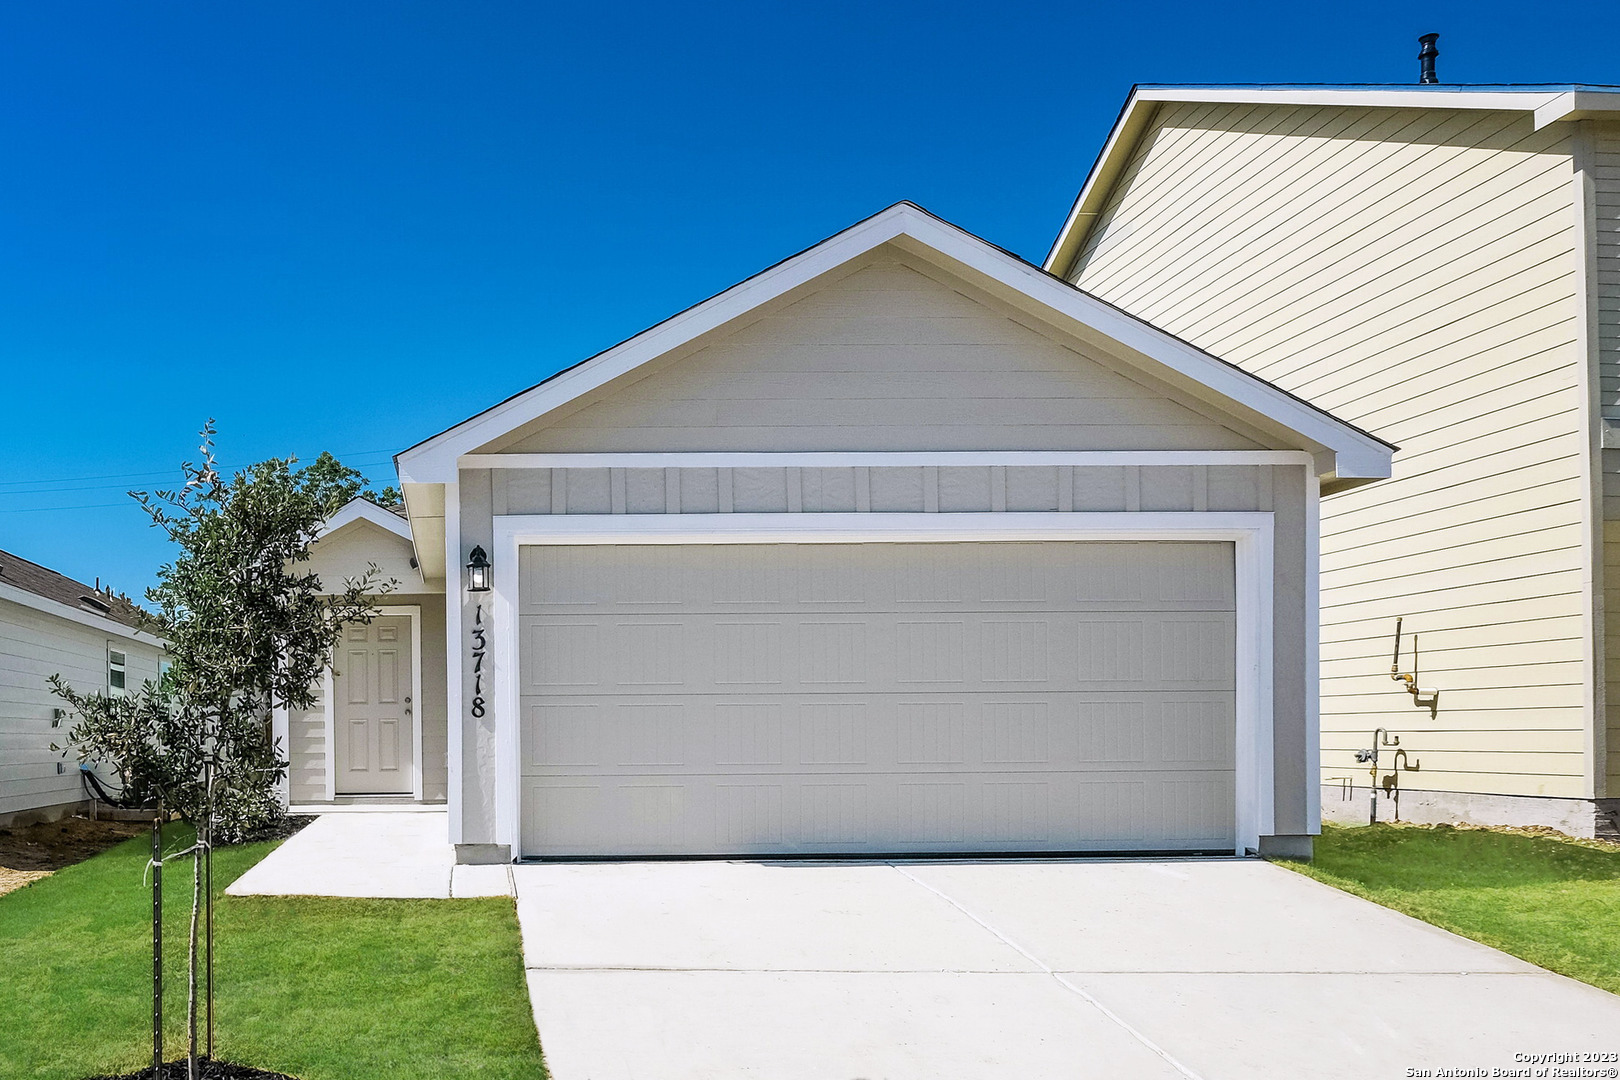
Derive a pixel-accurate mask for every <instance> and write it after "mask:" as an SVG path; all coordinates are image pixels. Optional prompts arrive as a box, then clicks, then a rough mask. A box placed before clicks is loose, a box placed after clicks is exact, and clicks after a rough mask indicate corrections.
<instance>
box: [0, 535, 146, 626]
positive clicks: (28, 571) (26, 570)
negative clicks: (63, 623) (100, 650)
mask: <svg viewBox="0 0 1620 1080" xmlns="http://www.w3.org/2000/svg"><path fill="white" fill-rule="evenodd" d="M18 594H21V595H18ZM0 597H3V598H5V599H9V600H14V601H17V602H20V603H23V604H26V605H27V606H29V607H32V608H35V609H36V610H39V611H45V612H48V613H50V614H53V615H58V616H61V617H64V618H69V619H71V620H72V621H73V622H78V623H83V624H86V625H89V626H103V627H104V628H105V629H107V630H109V631H111V632H113V633H119V634H120V636H131V635H130V634H129V633H128V631H136V632H138V633H140V634H141V635H142V636H144V637H145V638H146V639H147V640H152V641H155V640H157V635H156V633H155V631H156V627H155V625H154V624H153V623H152V622H151V619H150V616H149V615H148V614H147V613H146V612H145V611H143V610H142V609H141V608H140V607H139V606H138V605H137V604H135V603H134V602H133V601H131V600H130V599H129V598H128V597H124V596H118V595H116V594H113V593H111V592H103V591H101V590H99V589H97V588H96V587H95V586H93V585H86V584H85V583H84V582H82V581H76V580H74V579H73V578H70V577H68V576H67V575H66V574H59V573H57V572H56V571H55V570H52V569H50V568H49V567H45V566H41V565H40V564H39V563H37V562H33V561H31V560H29V559H25V558H23V557H22V556H21V555H14V554H12V553H11V552H9V551H0ZM31 601H32V602H31ZM38 601H46V602H47V603H43V604H42V603H39V602H38ZM107 624H111V625H107Z"/></svg>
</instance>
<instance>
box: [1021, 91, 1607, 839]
mask: <svg viewBox="0 0 1620 1080" xmlns="http://www.w3.org/2000/svg"><path fill="white" fill-rule="evenodd" d="M1046 268H1047V269H1048V270H1049V271H1051V272H1052V273H1054V274H1056V275H1058V276H1059V277H1061V278H1063V279H1065V280H1067V281H1071V282H1073V283H1074V284H1076V285H1078V286H1079V287H1080V288H1082V289H1084V290H1086V291H1087V292H1089V293H1091V294H1093V295H1095V296H1097V297H1100V298H1101V299H1103V300H1105V301H1108V302H1109V303H1111V304H1115V305H1117V306H1119V307H1120V308H1121V309H1123V310H1125V311H1129V312H1131V313H1132V314H1134V315H1137V316H1139V317H1141V318H1143V319H1145V320H1147V321H1149V322H1151V323H1153V324H1154V325H1156V326H1158V327H1161V328H1162V329H1163V330H1165V331H1166V332H1168V333H1171V334H1174V335H1176V336H1178V337H1180V338H1182V339H1184V340H1186V341H1188V342H1190V343H1192V344H1193V345H1196V346H1198V347H1200V348H1203V349H1208V350H1209V351H1211V352H1213V353H1215V354H1216V355H1219V356H1221V357H1222V358H1224V359H1226V360H1228V361H1231V362H1232V363H1235V364H1238V365H1239V366H1241V367H1242V368H1243V369H1244V370H1245V371H1249V372H1252V373H1254V374H1255V375H1258V376H1260V377H1262V378H1264V379H1267V380H1268V381H1270V382H1272V383H1275V384H1276V385H1277V386H1279V387H1281V388H1283V389H1285V390H1287V391H1290V392H1292V393H1294V394H1297V395H1299V396H1300V397H1302V398H1304V399H1306V400H1308V401H1310V402H1312V403H1314V404H1316V405H1319V406H1321V407H1322V408H1324V409H1328V410H1330V411H1332V412H1333V413H1334V415H1337V416H1341V417H1344V418H1345V419H1347V420H1349V421H1351V422H1353V423H1355V424H1357V425H1359V426H1361V427H1363V428H1365V429H1367V430H1369V431H1373V432H1376V433H1377V434H1378V435H1380V436H1382V437H1384V438H1387V439H1389V440H1391V441H1392V442H1395V443H1397V444H1399V445H1400V447H1401V450H1400V453H1399V454H1398V455H1397V457H1396V459H1395V476H1394V479H1393V480H1390V481H1388V482H1385V483H1380V484H1375V485H1372V486H1370V487H1367V488H1365V489H1357V490H1347V491H1342V492H1337V493H1333V494H1331V495H1330V496H1329V497H1327V498H1326V499H1324V501H1323V503H1322V556H1321V557H1322V584H1321V589H1322V726H1323V735H1322V762H1321V768H1322V780H1323V783H1324V785H1325V787H1326V790H1325V791H1324V795H1323V798H1324V800H1325V806H1326V809H1327V811H1328V812H1329V813H1330V814H1339V815H1344V816H1348V817H1360V818H1363V819H1365V816H1366V814H1367V812H1368V809H1367V802H1368V788H1367V785H1368V783H1369V779H1370V778H1369V775H1368V767H1367V765H1365V764H1361V763H1358V762H1357V761H1356V759H1355V753H1354V752H1355V751H1356V750H1358V749H1363V748H1368V747H1370V746H1371V745H1372V741H1373V737H1374V735H1373V733H1374V730H1375V729H1376V728H1380V727H1382V728H1386V729H1388V730H1389V732H1391V733H1392V734H1393V735H1394V736H1395V737H1398V738H1399V740H1400V749H1402V750H1405V751H1407V755H1406V757H1405V759H1404V761H1405V762H1406V763H1410V764H1411V765H1412V766H1413V767H1414V768H1415V770H1416V771H1411V772H1405V771H1403V772H1401V774H1400V776H1399V786H1400V788H1401V789H1402V791H1403V794H1402V801H1401V812H1402V815H1403V816H1404V817H1408V818H1416V819H1420V820H1421V819H1428V820H1447V819H1455V818H1462V819H1465V820H1471V821H1476V822H1486V823H1501V822H1509V823H1521V824H1532V823H1540V824H1548V825H1554V826H1557V827H1558V828H1561V829H1566V830H1568V831H1571V832H1574V833H1578V834H1583V835H1592V834H1593V833H1594V832H1595V831H1605V830H1613V829H1614V828H1615V821H1614V815H1615V813H1616V811H1617V810H1620V799H1617V798H1616V797H1617V796H1620V622H1617V620H1620V475H1617V474H1620V449H1610V447H1620V438H1617V434H1620V429H1617V428H1616V427H1615V425H1616V424H1620V89H1616V88H1592V87H1582V86H1544V87H1542V86H1538V87H1527V86H1517V87H1446V86H1436V87H1417V86H1412V87H1395V88H1392V87H1342V88H1324V87H1286V86H1282V87H1276V86H1273V87H1259V86H1252V87H1194V86H1180V87H1178V86H1153V87H1138V88H1137V89H1135V90H1134V91H1133V92H1132V94H1131V96H1130V98H1129V100H1128V101H1127V103H1126V105H1125V109H1124V111H1123V112H1122V113H1121V115H1120V118H1119V121H1118V123H1117V125H1116V126H1115V129H1114V131H1113V133H1112V135H1111V136H1110V137H1109V140H1108V143H1107V145H1106V146H1105V148H1104V149H1103V151H1102V154H1101V156H1100V157H1099V158H1098V160H1097V163H1096V165H1095V166H1094V167H1093V169H1092V171H1091V175H1090V176H1089V177H1088V179H1087V180H1086V182H1085V186H1084V189H1083V190H1082V191H1081V193H1080V196H1079V198H1078V200H1077V201H1076V203H1075V206H1074V209H1073V211H1072V213H1071V214H1070V216H1069V218H1068V221H1067V222H1066V223H1065V225H1064V227H1063V230H1062V233H1061V235H1060V236H1059V237H1058V239H1057V242H1056V243H1055V245H1054V246H1053V248H1052V252H1051V254H1050V256H1049V257H1048V259H1047V261H1046ZM1403 616H1404V619H1405V622H1404V630H1405V633H1406V642H1405V644H1404V646H1403V655H1402V658H1401V661H1400V665H1401V671H1402V672H1411V671H1412V670H1413V665H1414V664H1416V666H1417V670H1418V682H1419V684H1420V687H1421V688H1422V689H1424V690H1431V689H1432V690H1438V692H1439V696H1438V700H1437V701H1434V702H1433V703H1432V705H1431V703H1430V698H1429V697H1428V696H1427V695H1425V696H1424V697H1423V699H1422V700H1421V701H1420V702H1416V703H1415V702H1414V700H1413V698H1412V696H1410V695H1409V694H1407V693H1406V692H1405V690H1404V688H1403V685H1402V684H1401V683H1398V682H1396V681H1394V680H1392V679H1391V677H1390V667H1391V659H1392V649H1393V645H1394V631H1395V625H1396V619H1397V618H1398V617H1403ZM1413 635H1416V638H1417V641H1416V644H1417V647H1418V655H1417V656H1416V657H1415V658H1414V656H1413V652H1412V648H1411V646H1412V644H1413ZM1606 642H1607V644H1606ZM1380 764H1381V766H1382V768H1381V769H1380V770H1379V771H1380V781H1382V779H1383V777H1384V776H1387V775H1390V774H1391V772H1392V770H1391V765H1392V764H1393V748H1391V747H1388V746H1385V747H1383V749H1382V756H1381V760H1380ZM1349 784H1354V785H1356V792H1355V794H1354V796H1353V797H1349V796H1347V794H1346V788H1347V786H1348V785H1349ZM1392 809H1393V807H1388V806H1386V807H1381V810H1380V812H1381V814H1382V815H1387V814H1388V813H1389V812H1390V811H1391V810H1392Z"/></svg>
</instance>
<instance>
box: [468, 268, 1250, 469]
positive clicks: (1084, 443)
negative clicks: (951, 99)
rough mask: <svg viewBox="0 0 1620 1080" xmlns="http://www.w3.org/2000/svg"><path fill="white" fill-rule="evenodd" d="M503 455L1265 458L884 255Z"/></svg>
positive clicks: (536, 429)
mask: <svg viewBox="0 0 1620 1080" xmlns="http://www.w3.org/2000/svg"><path fill="white" fill-rule="evenodd" d="M809 288H811V289H812V291H810V293H809V295H807V296H804V297H802V298H799V299H796V300H793V301H792V302H790V303H787V304H785V306H777V307H774V308H772V309H771V310H770V311H769V312H768V313H766V314H764V315H763V316H761V317H759V318H757V319H755V320H753V321H752V322H749V323H747V324H745V325H743V326H741V327H739V328H737V329H735V330H732V331H730V332H729V333H726V334H725V336H723V337H722V338H720V339H719V340H717V341H714V342H711V343H709V344H707V345H706V346H704V347H702V348H700V349H698V350H697V351H695V352H692V353H690V354H687V355H682V356H680V357H679V358H677V359H675V360H674V361H663V362H659V363H655V364H652V365H649V366H648V367H647V368H643V369H638V371H637V372H635V373H633V374H632V375H631V376H627V377H626V378H625V379H623V380H620V381H619V382H617V383H614V384H610V385H608V386H606V387H603V388H601V389H600V390H598V391H595V392H593V393H592V394H589V395H586V397H585V398H584V399H582V401H581V403H579V405H578V406H576V407H572V408H571V409H570V410H565V412H564V414H563V415H561V416H560V417H556V416H553V417H547V418H546V419H545V420H543V421H541V422H538V423H537V424H536V425H531V426H530V427H529V428H528V429H524V430H521V431H519V432H518V433H517V434H516V435H515V436H514V437H513V438H511V439H508V440H504V441H503V442H502V443H501V444H500V446H499V447H498V449H500V450H502V451H505V452H525V451H528V452H548V451H562V450H566V451H569V452H582V451H651V452H672V451H682V450H781V451H788V450H801V451H805V450H809V451H813V450H838V451H852V450H879V451H881V450H918V449H930V450H1110V449H1119V450H1141V449H1187V450H1212V449H1228V450H1241V449H1253V448H1256V447H1258V446H1260V445H1261V443H1260V442H1258V441H1256V438H1255V437H1254V436H1252V434H1245V433H1240V432H1239V431H1237V430H1234V429H1232V428H1229V427H1225V426H1222V425H1221V424H1220V423H1218V422H1216V421H1213V420H1210V419H1209V418H1207V417H1206V416H1204V415H1202V414H1201V413H1200V412H1199V411H1198V410H1197V409H1196V408H1192V407H1188V406H1187V405H1183V404H1179V403H1177V402H1175V401H1172V400H1170V399H1168V398H1167V397H1165V395H1164V393H1163V392H1162V391H1160V390H1158V389H1150V388H1148V387H1146V386H1144V385H1142V384H1141V383H1138V382H1136V381H1133V380H1132V379H1131V378H1129V377H1128V376H1127V375H1124V374H1121V373H1120V372H1119V371H1117V370H1115V369H1114V367H1113V366H1111V365H1110V363H1108V362H1104V361H1102V360H1100V359H1099V358H1095V357H1090V356H1085V355H1082V354H1081V353H1079V352H1076V351H1075V350H1074V349H1071V348H1068V347H1066V346H1065V345H1063V344H1060V343H1059V342H1057V341H1055V340H1053V339H1052V338H1051V337H1049V336H1047V335H1046V334H1043V333H1041V332H1039V331H1037V330H1036V329H1034V328H1033V327H1031V326H1030V325H1026V323H1025V322H1024V321H1020V318H1019V317H1015V313H1013V312H1012V311H1011V310H1010V309H1005V310H1004V309H1003V308H1001V307H1000V306H999V305H998V304H997V303H996V302H994V301H992V300H990V299H989V298H988V297H984V296H969V295H967V294H966V293H965V292H963V291H960V289H966V288H967V286H965V285H964V286H960V287H957V286H954V285H951V284H947V283H945V282H943V281H940V280H936V279H935V278H934V277H932V276H930V273H929V272H925V270H924V269H923V268H922V267H920V266H917V265H912V264H909V263H907V262H906V261H904V260H902V259H900V258H899V257H898V256H891V255H889V254H886V253H883V252H880V253H879V254H877V255H875V256H874V257H873V260H872V261H870V262H869V263H868V264H866V265H863V266H862V267H861V268H859V269H858V270H856V271H855V272H853V273H850V274H848V275H846V276H844V277H842V278H839V279H837V280H834V281H830V282H824V281H818V282H816V283H813V285H812V286H810V287H809Z"/></svg>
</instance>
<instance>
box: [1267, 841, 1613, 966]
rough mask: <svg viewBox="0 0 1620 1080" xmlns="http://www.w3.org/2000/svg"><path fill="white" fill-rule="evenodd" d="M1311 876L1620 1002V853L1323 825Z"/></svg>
mask: <svg viewBox="0 0 1620 1080" xmlns="http://www.w3.org/2000/svg"><path fill="white" fill-rule="evenodd" d="M1277 862H1278V864H1279V865H1282V866H1286V867H1288V868H1289V869H1292V870H1294V871H1296V872H1298V873H1301V874H1304V875H1306V876H1307V877H1311V878H1315V879H1316V880H1317V881H1321V882H1324V883H1325V884H1328V885H1332V886H1334V887H1335V888H1338V889H1342V890H1344V891H1345V892H1348V893H1353V894H1354V895H1356V896H1360V897H1363V898H1364V899H1367V900H1371V901H1373V902H1374V903H1377V904H1382V905H1383V906H1385V907H1388V908H1394V909H1395V910H1396V911H1399V912H1403V913H1404V914H1407V915H1411V916H1413V917H1414V918H1418V919H1422V920H1423V921H1424V922H1429V923H1433V924H1434V925H1435V926H1438V927H1441V928H1442V929H1445V930H1450V931H1451V932H1452V933H1454V934H1460V935H1461V936H1463V937H1466V938H1471V939H1472V940H1474V941H1477V942H1480V943H1481V944H1484V945H1489V946H1491V947H1492V948H1495V949H1500V950H1502V951H1503V952H1505V953H1510V954H1512V955H1513V956H1517V957H1519V958H1520V959H1521V960H1528V961H1529V962H1530V963H1532V964H1536V965H1539V966H1541V967H1544V968H1547V969H1548V970H1550V971H1556V972H1558V973H1559V974H1560V975H1568V976H1569V977H1570V978H1572V979H1579V980H1580V981H1582V982H1585V983H1590V984H1591V985H1593V986H1596V987H1599V988H1601V989H1604V990H1607V991H1609V992H1610V993H1615V994H1620V845H1616V844H1609V843H1604V842H1601V841H1585V840H1575V839H1572V838H1569V837H1564V836H1560V835H1558V834H1555V833H1552V832H1550V831H1548V832H1532V831H1529V830H1508V829H1485V828H1470V827H1462V828H1455V827H1452V826H1448V825H1404V824H1394V825H1389V824H1386V825H1361V826H1348V827H1347V826H1338V825H1326V824H1325V825H1323V827H1322V835H1321V836H1320V837H1319V838H1318V840H1317V843H1316V858H1315V859H1314V860H1313V861H1312V862H1309V863H1302V862H1297V861H1290V860H1282V859H1279V860H1277Z"/></svg>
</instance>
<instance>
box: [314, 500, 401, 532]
mask: <svg viewBox="0 0 1620 1080" xmlns="http://www.w3.org/2000/svg"><path fill="white" fill-rule="evenodd" d="M356 521H369V522H370V523H371V524H373V525H376V526H377V527H378V528H381V529H386V530H387V531H389V532H391V533H393V534H394V535H395V536H397V537H399V538H400V539H401V540H406V541H409V540H410V539H411V526H410V522H408V521H406V520H405V519H404V518H402V517H400V516H399V515H398V514H396V513H394V512H393V511H391V510H384V509H383V508H382V507H380V506H378V505H377V504H376V503H374V502H372V501H371V500H370V499H359V498H357V499H350V500H349V501H348V502H347V503H344V504H343V506H342V508H341V509H339V510H338V512H337V513H335V514H333V515H332V516H331V517H329V518H327V519H326V520H325V521H324V522H323V523H322V524H321V527H320V530H319V531H318V533H317V536H326V535H328V534H330V533H334V532H337V531H338V530H339V529H341V528H343V526H345V525H351V524H353V523H354V522H356Z"/></svg>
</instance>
